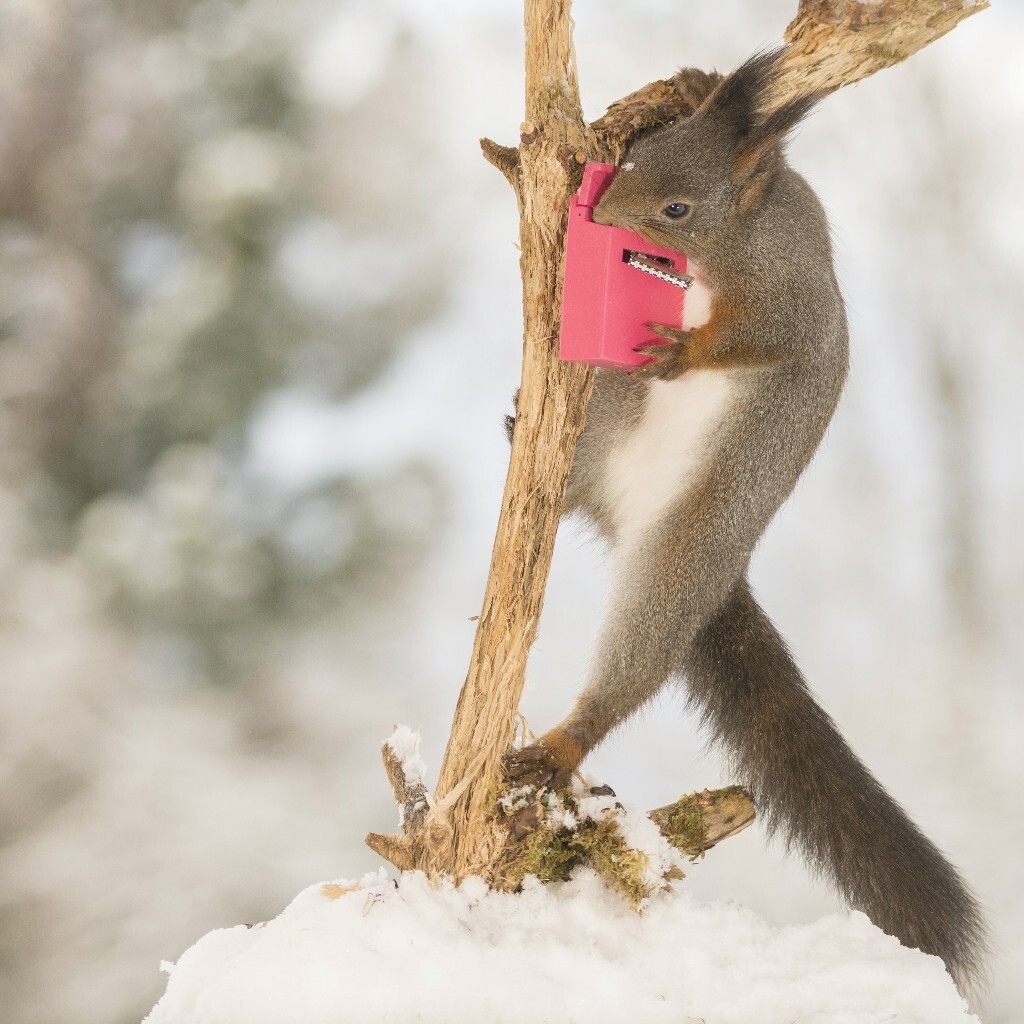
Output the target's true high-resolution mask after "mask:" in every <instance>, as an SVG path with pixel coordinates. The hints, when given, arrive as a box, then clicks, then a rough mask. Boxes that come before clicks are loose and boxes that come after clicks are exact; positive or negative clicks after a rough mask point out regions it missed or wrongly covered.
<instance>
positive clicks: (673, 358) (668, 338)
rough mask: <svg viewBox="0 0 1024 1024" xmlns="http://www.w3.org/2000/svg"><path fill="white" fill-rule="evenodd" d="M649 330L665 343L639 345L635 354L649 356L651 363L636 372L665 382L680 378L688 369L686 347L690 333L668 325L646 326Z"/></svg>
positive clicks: (638, 368)
mask: <svg viewBox="0 0 1024 1024" xmlns="http://www.w3.org/2000/svg"><path fill="white" fill-rule="evenodd" d="M645 326H646V327H647V329H648V330H649V331H651V332H653V333H654V334H657V335H659V336H660V337H662V338H664V339H665V341H664V342H651V343H650V344H648V345H638V346H637V347H636V348H635V349H633V351H634V352H639V353H640V354H641V355H645V356H649V357H650V359H651V362H649V363H644V364H643V366H639V367H637V369H636V370H635V371H634V372H636V373H638V374H640V375H641V376H650V377H658V378H661V379H663V380H671V379H672V378H673V377H678V376H679V374H681V373H684V372H685V371H686V370H687V369H688V368H689V366H688V360H687V351H686V345H687V342H688V341H689V338H690V332H689V331H684V330H682V329H681V328H679V327H670V326H669V325H668V324H646V325H645Z"/></svg>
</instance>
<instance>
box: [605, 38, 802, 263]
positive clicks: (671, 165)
mask: <svg viewBox="0 0 1024 1024" xmlns="http://www.w3.org/2000/svg"><path fill="white" fill-rule="evenodd" d="M781 52H782V51H781V50H774V51H772V52H769V53H761V54H758V55H756V56H754V57H752V58H751V59H750V60H748V61H747V62H746V63H745V64H743V65H742V66H741V67H740V68H738V69H737V70H736V71H734V72H733V73H732V74H731V75H729V76H727V77H726V78H724V79H722V81H721V82H720V83H719V84H718V86H717V87H716V88H715V90H714V91H713V92H712V93H711V94H710V95H709V96H708V98H707V99H706V100H705V101H704V103H703V104H702V105H701V106H700V108H699V109H698V110H697V111H696V112H695V113H694V114H693V115H692V116H691V117H689V118H687V119H686V120H684V121H680V122H679V123H678V124H674V125H671V126H670V127H668V128H661V129H658V130H656V131H653V132H651V133H650V134H648V135H644V136H641V137H640V138H639V139H638V140H637V141H636V142H635V143H634V144H633V145H632V147H631V148H630V150H629V153H628V154H627V156H626V159H625V161H624V162H623V164H622V166H621V168H620V170H619V173H618V174H616V175H615V177H614V178H613V179H612V183H611V185H609V187H608V190H607V191H606V192H605V194H604V196H603V197H602V198H601V201H600V202H599V203H598V205H597V207H596V208H595V210H594V220H595V221H596V222H597V223H599V224H610V225H614V226H615V227H621V228H627V229H628V230H630V231H635V232H637V233H638V234H640V235H642V236H644V237H645V238H649V239H650V240H651V241H652V242H656V243H658V244H659V245H664V246H666V247H667V248H669V249H675V250H677V251H679V252H683V253H686V254H687V255H688V256H690V257H691V258H693V259H694V260H696V261H698V262H700V261H702V260H708V259H713V258H714V257H715V256H717V255H718V253H719V252H720V251H722V249H723V247H724V248H731V247H733V246H735V244H736V240H737V237H738V234H737V231H738V232H740V233H742V223H741V222H742V219H743V218H744V216H749V215H752V214H754V213H755V212H756V211H757V210H759V209H760V208H761V206H762V204H763V202H764V199H765V197H766V195H767V194H768V192H769V190H770V188H771V184H772V181H773V180H774V179H775V176H776V175H777V174H778V173H779V171H780V169H781V168H782V166H783V153H782V144H783V142H784V140H785V138H786V136H787V135H788V134H789V132H790V131H792V129H793V128H794V127H795V126H796V125H797V123H798V122H799V121H800V120H801V118H803V117H804V116H805V115H806V114H807V112H808V111H809V110H810V109H811V107H812V106H814V104H815V103H816V102H817V100H818V98H819V97H818V96H817V95H812V96H806V97H801V98H800V99H797V100H793V101H792V102H790V103H788V104H786V105H785V106H783V107H781V108H779V109H778V110H775V111H774V112H772V113H769V114H762V113H761V107H762V105H763V102H764V99H765V96H766V95H767V92H768V90H769V88H770V86H771V85H772V84H773V82H774V80H775V79H776V77H777V75H778V70H777V68H778V58H779V56H780V54H781Z"/></svg>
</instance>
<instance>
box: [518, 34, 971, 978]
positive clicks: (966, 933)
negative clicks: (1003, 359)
mask: <svg viewBox="0 0 1024 1024" xmlns="http://www.w3.org/2000/svg"><path fill="white" fill-rule="evenodd" d="M781 52H782V51H781V50H775V51H771V52H768V53H761V54H758V55H756V56H755V57H753V58H752V59H750V60H748V61H747V62H746V63H745V64H743V65H742V66H741V67H740V68H739V69H738V70H736V71H734V72H733V73H732V74H730V75H728V76H726V77H724V78H721V79H718V80H717V84H714V81H715V80H711V84H709V86H708V93H709V94H708V95H706V98H705V99H704V101H703V103H702V104H701V105H700V106H699V108H698V109H697V110H696V111H695V113H694V114H693V115H692V116H690V117H689V118H687V119H685V120H683V121H680V122H678V123H676V124H674V125H671V126H668V127H663V128H658V129H655V130H653V131H650V132H649V133H648V134H645V135H641V136H640V137H639V138H638V139H637V140H636V141H635V142H634V143H633V145H632V146H631V148H630V151H629V152H628V154H627V157H628V159H627V162H625V163H623V164H622V166H621V167H620V169H619V171H618V173H617V174H616V175H615V177H614V178H613V179H612V182H611V184H610V186H609V187H608V189H607V191H606V192H605V194H604V195H603V197H602V198H601V200H600V201H599V203H598V205H597V206H596V207H595V210H594V215H593V219H594V220H595V221H596V222H597V223H600V224H607V225H613V226H616V227H620V228H626V229H628V230H631V231H635V232H637V233H638V234H640V235H642V236H643V237H645V238H647V239H649V240H650V241H652V242H654V243H657V244H658V245H662V246H666V247H668V248H670V249H673V250H675V251H678V252H683V253H685V254H686V256H687V272H688V273H689V274H690V275H692V276H693V277H694V279H695V285H694V286H693V287H692V288H691V290H690V292H689V293H688V296H687V301H686V304H685V306H684V319H683V324H682V327H680V328H674V327H669V326H664V325H655V324H650V325H648V326H649V327H650V329H651V330H652V331H653V332H655V333H656V334H658V335H660V336H661V338H662V339H663V343H662V344H658V345H651V346H646V347H643V348H642V349H640V351H643V352H644V353H645V354H647V355H649V356H650V357H651V361H650V362H649V363H648V364H646V365H645V366H644V367H642V368H641V369H639V370H638V371H635V372H633V373H628V374H627V373H619V372H615V371H607V370H598V371H597V374H596V379H595V388H594V392H593V395H592V397H591V400H590V403H589V406H588V410H587V422H586V427H585V429H584V431H583V433H582V435H581V436H580V439H579V443H578V446H577V451H576V455H575V458H574V462H573V466H572V470H571V473H570V478H569V484H568V489H567V494H566V502H565V514H571V513H573V512H579V513H583V514H584V515H586V516H587V517H589V519H591V520H592V521H593V523H594V525H595V526H596V528H597V531H598V532H599V533H600V534H601V535H602V536H603V537H604V538H606V539H607V540H608V541H609V542H610V544H611V550H612V559H611V560H612V577H613V583H612V594H611V599H610V607H609V610H608V612H607V617H606V621H605V623H604V625H603V628H602V631H601V634H600V636H599V640H598V649H597V653H596V657H595V659H594V663H593V665H592V668H591V671H590V675H589V680H588V682H587V684H586V686H585V687H584V689H583V691H582V693H580V695H579V697H578V698H577V700H576V703H575V706H574V707H573V709H572V711H571V713H570V714H569V715H568V716H567V717H566V718H565V719H564V721H562V722H561V724H559V725H557V726H555V727H554V728H553V729H550V730H549V731H548V732H546V733H544V734H543V735H542V736H541V737H540V738H539V739H537V740H536V741H535V742H534V743H532V744H530V745H528V746H524V747H522V748H520V749H516V750H512V751H510V752H509V754H508V755H507V756H506V759H505V773H506V777H507V779H508V780H509V781H510V782H512V783H514V784H517V785H522V784H534V785H538V784H546V785H548V786H550V787H551V788H554V789H559V788H563V787H565V786H567V785H568V783H569V781H570V778H571V775H572V773H573V772H574V771H575V770H576V769H577V767H578V766H579V764H580V763H581V761H582V760H583V759H584V757H585V756H586V755H587V754H588V753H589V752H590V751H591V750H592V749H593V748H594V747H595V746H596V745H597V744H598V743H599V742H600V741H601V740H602V739H603V738H604V737H605V736H606V735H607V734H608V733H609V732H610V731H611V730H612V729H614V728H615V727H616V726H618V725H621V724H622V723H623V722H625V721H626V719H628V718H629V717H630V716H631V715H633V714H634V713H635V712H636V711H637V710H638V709H640V708H641V707H643V705H645V704H646V703H647V702H648V701H650V700H651V698H652V697H654V696H655V694H657V693H658V692H659V691H660V690H661V689H662V688H663V687H664V686H665V685H666V683H667V682H668V681H669V680H670V679H671V678H673V677H677V676H678V677H682V678H683V680H684V681H685V684H686V687H687V693H688V701H689V705H690V706H692V707H693V708H694V709H696V711H697V712H698V714H699V716H700V719H701V721H702V723H703V725H704V726H705V727H706V729H707V730H708V731H709V732H710V735H711V737H712V739H713V740H714V741H717V743H719V744H721V745H722V747H724V749H725V753H726V756H727V758H728V761H729V763H730V767H731V768H732V769H733V770H734V771H735V772H736V774H737V776H738V781H740V782H741V783H742V784H743V785H745V786H746V787H747V788H748V789H749V790H750V791H751V793H752V795H753V797H754V800H755V803H756V806H757V809H758V812H759V815H760V817H761V819H762V820H763V821H764V822H765V823H766V826H767V829H768V832H769V834H775V833H777V834H780V835H781V836H782V837H783V838H784V840H785V842H786V845H787V848H790V849H796V850H798V851H800V852H801V853H802V854H803V855H804V856H805V858H806V859H807V861H808V863H809V865H810V867H811V868H812V870H814V871H815V872H816V873H818V874H820V875H822V876H825V877H826V878H828V879H829V880H830V881H831V882H832V883H833V884H834V886H835V887H836V889H837V890H838V892H839V894H840V895H841V896H842V897H843V898H844V899H845V900H846V901H847V902H848V903H849V904H850V905H852V906H853V907H854V908H855V909H858V910H861V911H863V912H864V913H866V914H867V915H868V917H869V918H870V919H871V920H872V921H873V922H874V923H875V924H876V925H877V926H878V927H880V928H882V929H883V930H884V931H886V932H887V933H889V934H890V935H894V936H896V937H897V938H898V939H900V940H901V941H902V942H903V943H904V944H905V945H907V946H915V947H917V948H919V949H921V950H923V951H924V952H926V953H932V954H935V955H937V956H939V957H940V958H941V959H942V960H943V961H944V962H945V964H946V967H947V969H948V970H949V972H950V974H951V975H952V977H953V979H954V981H955V982H956V984H957V985H958V987H959V988H960V989H961V991H965V990H967V989H968V988H970V987H971V986H973V985H975V984H977V983H978V982H979V980H980V976H981V974H982V973H983V968H984V956H985V949H986V928H985V923H984V920H983V915H982V912H981V909H980V907H979V905H978V902H977V900H976V899H975V897H974V896H973V894H972V893H971V891H970V889H969V888H968V887H967V885H965V883H964V882H963V881H962V879H961V878H960V876H959V875H958V873H957V871H956V869H955V868H954V867H953V866H952V865H951V864H949V863H948V861H947V860H946V859H945V858H944V857H943V855H942V854H941V853H940V851H939V850H938V849H937V847H936V846H935V845H934V844H933V843H932V842H931V841H930V840H929V839H927V838H926V837H925V836H924V834H923V833H922V832H921V831H920V830H919V829H918V828H917V826H916V825H914V823H913V822H912V821H911V820H910V819H909V817H908V816H907V814H906V813H905V812H904V810H903V809H902V808H901V807H900V805H899V804H898V803H897V802H896V801H895V800H894V799H893V798H892V797H891V796H890V795H889V794H888V793H887V792H886V790H885V789H884V788H883V787H882V785H881V784H880V783H879V782H878V781H877V780H876V779H875V778H874V776H873V775H872V774H871V772H870V771H869V770H868V769H867V768H866V767H865V765H864V764H863V763H862V762H861V761H860V760H859V759H858V758H857V756H856V755H855V754H854V752H853V751H852V750H851V748H850V747H849V745H848V744H847V743H846V741H845V739H844V738H843V736H842V735H841V734H840V732H839V731H838V729H837V727H836V725H835V723H834V722H833V721H832V719H831V718H830V717H829V715H828V714H827V713H826V712H825V711H824V710H823V709H822V708H821V707H820V706H819V705H818V703H817V702H816V701H815V699H814V697H813V695H812V694H811V692H810V690H809V688H808V686H807V683H806V682H805V680H804V678H803V676H802V675H801V673H800V670H799V668H798V667H797V665H796V663H795V661H794V660H793V657H792V655H791V654H790V652H789V649H788V648H787V646H786V643H785V641H784V640H783V638H782V637H781V636H780V634H779V632H778V631H777V630H776V628H775V626H774V625H773V624H772V622H771V620H770V619H769V618H768V616H767V615H766V614H765V613H764V611H763V610H762V609H761V608H760V606H759V605H758V603H757V600H756V599H755V597H754V595H753V593H752V591H751V587H750V584H749V582H748V578H747V573H748V566H749V563H750V559H751V555H752V554H753V551H754V548H755V546H756V545H757V543H758V540H759V539H760V537H761V535H762V534H763V533H764V531H765V529H766V527H767V526H768V524H769V522H770V521H771V519H772V518H773V517H774V515H775V513H776V511H777V510H778V508H779V506H780V505H781V504H782V503H783V502H784V501H785V500H786V498H787V497H788V496H789V494H790V492H791V491H792V490H793V487H794V485H795V484H796V481H797V478H798V477H799V476H800V474H801V472H802V471H803V470H804V467H805V466H806V465H807V464H808V462H810V460H811V458H812V456H813V455H814V452H815V450H816V449H817V447H818V445H819V443H820V442H821V440H822V437H823V436H824V434H825V431H826V428H827V427H828V424H829V421H830V420H831V418H832V414H833V412H834V410H835V408H836V405H837V403H838V400H839V395H840V392H841V390H842V388H843V384H844V382H845V378H846V374H847V362H848V336H847V324H846V314H845V309H844V304H843V299H842V296H841V294H840V290H839V285H838V283H837V281H836V276H835V270H834V266H833V257H832V245H831V240H830V236H829V229H828V224H827V222H826V218H825V213H824V211H823V209H822V207H821V204H820V202H819V200H818V198H817V196H816V195H815V193H814V191H813V190H812V189H811V187H810V186H809V185H808V184H807V182H806V181H805V180H804V179H803V178H802V177H801V176H800V175H799V174H797V173H796V172H795V171H794V170H792V169H791V168H790V167H789V165H788V164H787V162H786V158H785V154H784V150H783V146H784V143H785V140H786V137H787V136H788V134H789V133H790V132H791V131H792V129H793V128H794V127H795V126H796V125H797V124H798V123H799V122H800V121H801V120H802V119H803V118H804V117H805V116H806V115H807V113H808V112H809V111H810V110H811V109H812V107H813V106H814V105H815V104H816V102H817V101H818V100H819V99H820V98H821V96H820V95H812V96H805V97H802V98H799V99H796V100H793V101H791V102H789V103H787V104H786V105H784V106H783V107H781V109H778V110H776V111H774V112H772V113H768V114H764V113H762V111H763V110H764V109H765V97H766V95H767V93H768V91H769V90H770V88H771V86H772V84H773V82H774V81H775V80H776V79H777V76H778V74H779V72H778V57H779V55H780V53H781ZM514 422H515V421H514V419H512V418H508V422H507V428H508V429H509V432H510V436H511V431H512V430H513V429H514Z"/></svg>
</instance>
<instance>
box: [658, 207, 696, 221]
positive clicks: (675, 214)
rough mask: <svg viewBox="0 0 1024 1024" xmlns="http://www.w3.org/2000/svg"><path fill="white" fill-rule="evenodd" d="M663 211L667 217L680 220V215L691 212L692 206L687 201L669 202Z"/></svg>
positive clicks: (683, 215)
mask: <svg viewBox="0 0 1024 1024" xmlns="http://www.w3.org/2000/svg"><path fill="white" fill-rule="evenodd" d="M661 212H662V213H663V214H665V216H666V217H671V218H672V219H673V220H679V218H680V217H685V216H686V215H687V214H688V213H689V212H690V207H689V205H688V204H687V203H669V204H668V206H666V207H665V209H664V210H662V211H661Z"/></svg>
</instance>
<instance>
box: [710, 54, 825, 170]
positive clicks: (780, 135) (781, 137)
mask: <svg viewBox="0 0 1024 1024" xmlns="http://www.w3.org/2000/svg"><path fill="white" fill-rule="evenodd" d="M784 49H785V48H784V47H779V48H778V49H775V50H768V51H765V52H763V53H757V54H755V55H754V56H753V57H751V58H750V59H749V60H748V61H746V62H745V63H744V64H742V65H740V67H738V68H737V69H736V70H735V71H734V72H733V73H732V74H731V75H729V76H728V77H726V78H725V79H723V80H722V83H721V84H720V85H719V86H718V88H717V89H716V90H715V91H714V92H713V93H712V94H711V96H709V97H708V100H707V102H706V103H705V104H704V106H703V107H702V108H701V113H702V114H708V115H711V116H715V117H717V118H718V119H719V120H720V121H723V122H724V123H725V124H727V125H728V126H729V128H730V129H731V131H732V133H733V139H734V145H735V172H736V174H737V176H738V177H746V176H747V175H749V174H751V173H753V171H754V170H755V169H756V168H757V167H758V166H761V165H762V162H763V158H765V157H768V158H769V159H768V163H769V164H772V163H774V162H776V161H775V160H772V158H771V157H770V156H769V154H770V153H771V151H772V150H773V149H774V148H775V147H776V146H778V145H780V144H781V143H782V142H784V141H785V138H786V136H787V135H788V134H789V133H790V132H791V131H792V130H793V129H794V128H795V127H796V126H797V125H798V124H799V123H800V121H802V120H803V118H805V117H806V116H807V114H808V113H809V112H810V110H811V109H812V108H813V107H814V106H815V104H816V103H817V102H818V100H820V99H821V94H819V93H811V94H808V95H806V96H801V97H799V98H797V99H795V100H791V101H790V102H789V103H787V104H785V105H784V106H782V107H779V108H778V109H777V110H774V111H772V112H771V113H770V114H762V113H761V109H762V108H763V107H764V101H765V99H766V97H767V94H768V92H769V90H770V88H771V86H772V85H773V84H774V83H775V82H776V81H777V80H778V77H779V58H780V57H781V56H782V54H783V52H784Z"/></svg>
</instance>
